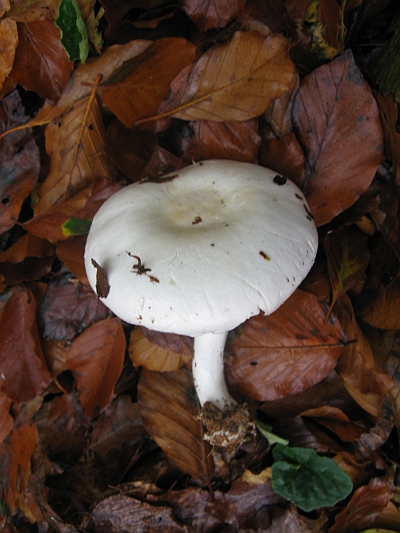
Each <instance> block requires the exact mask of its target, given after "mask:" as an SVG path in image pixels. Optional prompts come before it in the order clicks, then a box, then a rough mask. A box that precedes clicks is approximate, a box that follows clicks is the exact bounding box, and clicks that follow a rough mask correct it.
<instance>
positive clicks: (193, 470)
mask: <svg viewBox="0 0 400 533" xmlns="http://www.w3.org/2000/svg"><path fill="white" fill-rule="evenodd" d="M138 403H139V407H140V414H141V417H142V420H143V424H144V427H145V428H146V431H147V432H148V433H149V435H150V436H151V437H152V439H154V440H155V441H156V442H157V444H158V445H159V446H160V447H161V448H162V450H163V452H164V453H165V454H166V455H167V456H168V457H169V458H170V459H171V460H172V461H174V463H175V464H176V465H177V466H179V468H181V469H182V470H183V471H184V472H186V473H188V474H190V475H191V476H193V477H195V478H196V479H200V480H201V481H202V482H203V483H204V484H205V485H208V486H209V485H210V477H211V475H212V473H213V470H214V465H213V460H212V456H211V453H210V452H211V449H210V445H209V444H208V443H206V442H205V441H204V439H203V430H202V425H201V423H200V422H199V421H198V420H197V416H198V414H199V408H198V403H197V398H196V393H195V390H194V384H193V378H192V375H191V373H190V372H188V371H187V370H180V371H178V372H167V373H165V372H164V373H158V372H151V371H150V370H143V371H142V373H141V377H140V382H139V387H138Z"/></svg>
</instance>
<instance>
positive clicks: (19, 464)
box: [0, 421, 39, 515]
mask: <svg viewBox="0 0 400 533" xmlns="http://www.w3.org/2000/svg"><path fill="white" fill-rule="evenodd" d="M38 441H39V437H38V431H37V428H36V426H35V424H34V422H33V421H30V422H28V423H27V424H25V425H24V426H22V427H20V428H18V429H15V430H14V431H12V432H11V433H10V434H9V435H8V437H7V439H6V440H5V441H4V442H3V444H0V476H1V479H2V483H1V484H0V501H3V503H4V504H5V505H6V506H7V508H8V510H9V512H10V514H11V515H13V514H15V513H16V512H17V511H18V508H20V507H21V506H23V501H24V491H25V489H26V487H27V485H28V478H29V476H30V474H31V458H32V455H33V452H34V451H35V449H36V446H37V444H38ZM2 514H3V513H2Z"/></svg>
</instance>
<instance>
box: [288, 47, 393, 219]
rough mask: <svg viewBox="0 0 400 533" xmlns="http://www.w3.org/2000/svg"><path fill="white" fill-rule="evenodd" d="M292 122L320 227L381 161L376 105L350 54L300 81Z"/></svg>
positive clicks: (357, 193) (348, 202)
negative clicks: (300, 148)
mask: <svg viewBox="0 0 400 533" xmlns="http://www.w3.org/2000/svg"><path fill="white" fill-rule="evenodd" d="M293 121H294V128H295V131H296V134H297V137H298V139H299V141H300V144H301V146H302V148H303V151H304V153H305V157H306V175H305V181H306V184H307V185H306V187H305V188H303V191H304V192H305V195H306V198H307V201H308V204H309V206H310V210H311V212H312V213H313V215H314V218H315V223H316V225H317V226H321V225H322V224H326V223H327V222H330V221H331V220H332V219H333V218H334V217H335V216H337V215H338V214H339V213H341V212H342V211H344V210H345V209H347V208H348V207H350V206H351V205H352V204H353V203H354V202H355V201H356V200H357V199H358V198H359V197H360V195H361V194H362V193H363V192H365V191H366V190H367V189H368V187H369V185H370V184H371V182H372V179H373V177H374V175H375V172H376V170H377V168H378V166H379V164H380V162H381V159H382V150H383V138H382V126H381V122H380V118H379V111H378V106H377V104H376V101H375V99H374V97H373V94H372V90H371V88H370V87H369V85H368V84H367V82H366V81H365V80H364V78H363V76H362V74H361V71H360V69H359V68H358V67H357V65H356V63H355V61H354V58H353V56H352V54H351V52H350V51H348V52H346V53H344V54H343V55H341V56H339V57H337V58H336V59H334V60H333V61H331V62H330V63H328V64H327V65H323V66H322V67H319V68H318V69H316V70H315V71H314V72H313V73H312V74H309V75H308V76H306V77H305V78H304V79H303V81H302V83H301V85H300V89H299V91H298V93H297V95H296V98H295V102H294V107H293ZM360 138H362V143H360V141H359V139H360ZM354 146H357V147H358V149H357V150H354Z"/></svg>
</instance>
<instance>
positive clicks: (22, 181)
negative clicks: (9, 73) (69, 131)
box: [0, 91, 40, 234]
mask: <svg viewBox="0 0 400 533" xmlns="http://www.w3.org/2000/svg"><path fill="white" fill-rule="evenodd" d="M27 118H28V117H27V116H25V114H24V111H23V108H22V104H21V99H20V97H19V94H18V92H17V91H13V92H12V93H11V94H9V95H8V96H6V97H5V98H3V100H2V101H1V102H0V132H4V131H6V130H8V129H10V128H13V127H15V126H19V125H21V124H24V123H25V122H26V120H27ZM0 155H1V159H2V165H1V166H2V169H1V184H0V234H1V233H4V232H5V231H7V230H8V229H10V228H12V227H13V226H14V224H15V223H16V222H17V220H18V216H19V213H20V210H21V206H22V203H23V201H24V200H25V198H26V197H27V196H28V195H29V194H30V193H31V192H32V190H33V188H34V187H35V185H36V182H37V179H38V177H39V166H40V161H39V150H38V148H37V146H36V143H35V141H34V139H33V135H32V131H31V130H30V129H29V128H28V129H25V130H22V131H16V132H13V133H11V134H10V135H7V136H6V137H5V138H3V139H1V140H0Z"/></svg>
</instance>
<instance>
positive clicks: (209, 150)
mask: <svg viewBox="0 0 400 533" xmlns="http://www.w3.org/2000/svg"><path fill="white" fill-rule="evenodd" d="M192 128H193V132H194V135H193V137H192V139H191V142H190V145H189V148H188V149H187V150H186V151H185V153H184V158H185V159H186V161H202V160H204V159H230V160H233V161H245V162H247V163H257V162H258V148H259V146H260V143H261V139H260V137H259V135H258V133H257V131H258V122H257V120H255V119H253V120H246V121H245V122H211V121H205V120H202V121H197V122H194V123H193V124H192Z"/></svg>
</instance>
